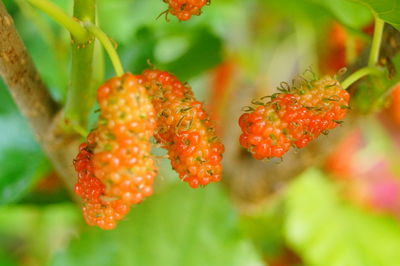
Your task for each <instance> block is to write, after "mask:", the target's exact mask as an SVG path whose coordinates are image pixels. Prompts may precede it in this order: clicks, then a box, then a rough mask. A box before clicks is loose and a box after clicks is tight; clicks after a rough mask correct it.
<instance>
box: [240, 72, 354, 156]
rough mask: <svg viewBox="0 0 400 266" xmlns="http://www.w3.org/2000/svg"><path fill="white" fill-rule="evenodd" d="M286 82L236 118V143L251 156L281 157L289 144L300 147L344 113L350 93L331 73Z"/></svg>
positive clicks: (332, 124)
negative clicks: (237, 119)
mask: <svg viewBox="0 0 400 266" xmlns="http://www.w3.org/2000/svg"><path fill="white" fill-rule="evenodd" d="M285 84H286V83H285ZM286 85H287V86H286V87H284V88H281V91H283V92H282V93H277V94H274V95H273V96H270V98H271V100H270V101H268V102H267V103H263V102H261V101H260V102H255V104H257V105H259V106H258V107H257V108H255V109H254V108H252V110H251V112H249V113H245V114H243V115H242V116H241V117H240V119H239V126H240V127H241V129H242V132H243V133H242V135H241V136H240V140H239V141H240V144H241V145H242V146H243V147H244V148H246V149H248V150H249V151H250V152H251V153H252V155H253V157H254V158H255V159H258V160H261V159H264V158H272V157H282V156H283V155H284V154H285V153H286V152H287V151H288V150H289V149H290V147H291V146H294V147H297V148H303V147H305V146H306V145H307V144H308V143H309V142H310V141H311V140H313V139H315V138H317V137H318V136H319V135H320V134H321V133H326V130H329V129H332V128H335V127H336V126H337V125H338V124H339V123H340V120H342V119H343V118H344V117H345V115H346V113H347V110H348V108H349V107H348V102H349V99H350V95H349V93H348V92H347V91H346V90H343V89H342V87H341V86H340V84H339V82H338V81H337V80H336V79H334V78H332V77H329V76H326V77H324V78H322V79H319V80H313V81H306V82H303V83H301V84H299V85H297V86H296V87H295V86H292V87H290V86H289V85H288V84H286Z"/></svg>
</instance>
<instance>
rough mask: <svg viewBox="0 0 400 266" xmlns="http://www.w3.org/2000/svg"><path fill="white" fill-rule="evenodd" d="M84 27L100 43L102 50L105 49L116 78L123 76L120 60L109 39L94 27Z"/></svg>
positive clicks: (89, 25)
mask: <svg viewBox="0 0 400 266" xmlns="http://www.w3.org/2000/svg"><path fill="white" fill-rule="evenodd" d="M85 27H86V29H87V30H88V31H89V32H90V33H92V34H93V35H94V36H95V37H96V38H97V39H98V40H99V41H100V42H101V44H102V45H103V47H104V49H106V51H107V53H108V56H109V57H110V60H111V62H112V64H113V67H114V70H115V73H116V74H117V76H122V74H124V69H123V67H122V64H121V60H120V59H119V56H118V53H117V51H116V50H115V48H114V46H113V44H112V43H111V41H110V38H109V37H108V36H107V35H106V34H105V33H104V32H103V31H102V30H101V29H100V28H99V27H97V26H96V25H93V24H91V23H87V24H86V25H85Z"/></svg>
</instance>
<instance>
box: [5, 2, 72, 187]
mask: <svg viewBox="0 0 400 266" xmlns="http://www.w3.org/2000/svg"><path fill="white" fill-rule="evenodd" d="M0 76H1V77H2V78H3V79H4V82H5V83H6V85H7V87H8V90H9V91H10V93H11V95H12V97H13V99H14V101H15V103H16V104H17V106H18V108H19V110H20V111H21V113H22V115H23V116H24V117H25V118H26V119H27V121H28V123H29V125H30V127H31V128H32V131H33V133H34V135H35V137H36V139H37V141H38V142H39V143H40V145H41V146H42V148H43V150H44V151H45V152H46V154H47V156H48V157H49V159H50V160H51V162H52V163H53V166H54V167H55V169H56V171H57V172H58V174H59V176H60V177H62V179H63V181H64V183H65V184H66V186H67V188H68V189H69V190H70V191H71V192H72V191H73V186H74V183H75V180H76V179H75V176H76V174H75V171H74V169H73V167H72V159H73V156H74V155H75V153H76V152H77V147H78V143H79V137H78V136H76V135H69V136H68V135H65V134H61V133H60V132H59V128H58V124H59V121H58V120H59V119H54V118H55V117H59V116H57V112H58V107H57V104H56V103H55V102H54V101H53V99H52V98H51V96H50V94H49V93H48V91H47V90H46V86H45V85H44V83H43V81H42V80H41V78H40V76H39V74H38V72H37V70H36V68H35V66H34V64H33V62H32V60H31V58H30V57H29V55H28V53H27V50H26V48H25V46H24V44H23V42H22V41H21V38H20V37H19V35H18V33H17V31H16V29H15V27H14V22H13V19H12V18H11V16H10V15H9V14H8V13H7V10H6V8H5V6H4V4H3V2H2V1H0ZM72 195H74V194H72Z"/></svg>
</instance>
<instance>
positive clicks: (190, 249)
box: [52, 183, 262, 266]
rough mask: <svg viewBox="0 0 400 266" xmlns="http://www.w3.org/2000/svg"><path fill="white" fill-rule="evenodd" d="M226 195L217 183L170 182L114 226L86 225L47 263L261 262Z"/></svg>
mask: <svg viewBox="0 0 400 266" xmlns="http://www.w3.org/2000/svg"><path fill="white" fill-rule="evenodd" d="M228 200H229V199H228V197H227V195H226V194H225V193H223V192H222V190H221V189H220V188H219V187H218V186H217V185H211V186H208V187H207V188H205V189H199V190H193V189H190V188H188V187H187V185H186V184H182V183H178V184H174V185H172V186H169V187H168V188H167V189H165V190H164V191H162V192H161V193H160V194H156V195H154V196H153V197H151V198H149V199H147V200H146V201H145V202H144V203H143V204H141V205H139V206H137V207H135V208H134V209H133V210H132V211H131V215H129V217H128V218H127V219H125V220H124V221H121V222H120V224H119V225H118V227H117V229H115V230H113V231H108V232H107V231H102V230H100V229H97V228H87V227H85V228H86V230H85V231H84V232H82V233H81V234H80V236H79V238H77V239H75V240H74V241H73V242H72V243H71V245H70V247H69V248H68V249H67V250H65V251H63V252H60V253H59V254H58V255H57V256H56V257H55V258H54V261H53V263H52V265H55V266H61V265H74V266H79V265H89V264H90V265H97V266H100V265H110V266H111V265H112V266H119V265H127V266H128V265H146V266H157V265H174V266H180V265H182V266H183V265H191V266H195V265H211V266H212V265H216V266H220V265H232V266H233V265H238V266H239V265H240V266H241V265H262V263H261V262H260V260H259V259H258V257H257V255H256V254H255V251H254V249H253V248H252V246H251V245H250V243H249V241H247V240H246V239H244V238H243V237H242V235H241V233H240V231H239V230H238V218H237V216H236V214H235V212H234V211H233V209H232V207H231V205H230V203H229V201H228Z"/></svg>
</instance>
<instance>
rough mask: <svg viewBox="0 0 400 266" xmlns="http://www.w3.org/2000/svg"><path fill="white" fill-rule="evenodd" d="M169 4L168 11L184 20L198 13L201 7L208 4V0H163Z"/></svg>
mask: <svg viewBox="0 0 400 266" xmlns="http://www.w3.org/2000/svg"><path fill="white" fill-rule="evenodd" d="M163 1H164V2H165V3H167V4H168V5H169V7H168V12H169V13H171V14H172V15H174V16H176V17H177V18H178V19H179V20H182V21H185V20H188V19H190V18H191V17H192V16H194V15H196V16H198V15H200V14H201V8H202V7H203V6H205V5H206V4H208V3H209V2H210V0H163Z"/></svg>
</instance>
